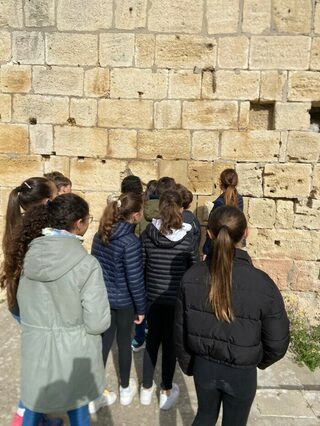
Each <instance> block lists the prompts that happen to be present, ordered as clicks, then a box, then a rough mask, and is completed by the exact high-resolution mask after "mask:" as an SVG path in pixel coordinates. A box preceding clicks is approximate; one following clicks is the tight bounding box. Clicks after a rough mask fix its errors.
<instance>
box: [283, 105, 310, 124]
mask: <svg viewBox="0 0 320 426" xmlns="http://www.w3.org/2000/svg"><path fill="white" fill-rule="evenodd" d="M310 108H311V104H310V103H308V102H305V103H302V102H286V103H281V102H277V103H276V107H275V128H276V129H277V130H309V127H310V115H309V110H310Z"/></svg>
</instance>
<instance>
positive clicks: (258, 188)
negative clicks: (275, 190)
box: [236, 163, 263, 198]
mask: <svg viewBox="0 0 320 426" xmlns="http://www.w3.org/2000/svg"><path fill="white" fill-rule="evenodd" d="M236 171H237V173H238V177H239V185H238V191H239V193H240V194H241V195H244V196H249V197H259V198H261V197H263V190H262V172H263V167H262V166H261V165H259V164H254V163H249V164H244V163H238V164H237V165H236Z"/></svg>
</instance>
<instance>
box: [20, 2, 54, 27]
mask: <svg viewBox="0 0 320 426" xmlns="http://www.w3.org/2000/svg"><path fill="white" fill-rule="evenodd" d="M24 13H25V22H26V26H27V27H51V26H53V25H55V2H54V1H52V0H29V1H27V2H25V3H24Z"/></svg>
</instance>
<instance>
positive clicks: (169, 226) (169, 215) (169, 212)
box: [159, 191, 183, 235]
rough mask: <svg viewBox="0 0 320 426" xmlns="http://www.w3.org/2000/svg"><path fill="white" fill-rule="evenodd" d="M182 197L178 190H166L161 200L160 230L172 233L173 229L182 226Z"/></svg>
mask: <svg viewBox="0 0 320 426" xmlns="http://www.w3.org/2000/svg"><path fill="white" fill-rule="evenodd" d="M181 208H182V198H181V195H180V194H179V192H178V191H165V192H164V193H163V194H162V195H161V197H160V200H159V216H160V219H161V226H160V232H161V233H162V234H164V235H167V234H172V232H173V231H172V230H173V229H180V228H182V224H183V220H182V214H181V212H180V209H181Z"/></svg>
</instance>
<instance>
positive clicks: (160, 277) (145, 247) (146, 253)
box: [141, 223, 198, 305]
mask: <svg viewBox="0 0 320 426" xmlns="http://www.w3.org/2000/svg"><path fill="white" fill-rule="evenodd" d="M184 228H185V229H188V230H187V231H183V230H179V236H178V237H177V238H179V239H178V240H177V241H172V240H171V239H169V238H170V237H169V236H168V238H167V237H166V236H164V235H163V234H161V232H160V231H159V230H158V229H157V227H156V226H155V225H154V224H153V223H151V224H149V225H148V226H147V228H146V230H145V231H144V232H143V233H142V234H141V242H142V253H143V257H144V264H145V282H146V291H147V300H148V301H149V302H155V303H161V304H166V305H175V304H176V300H177V293H178V289H179V287H180V282H181V278H182V276H183V274H184V273H185V272H186V271H187V269H189V268H190V266H192V265H193V264H194V263H195V262H196V261H197V260H198V258H197V254H196V252H195V244H194V239H193V232H192V229H191V226H190V225H186V224H184ZM171 235H172V234H171ZM171 238H172V236H171Z"/></svg>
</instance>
